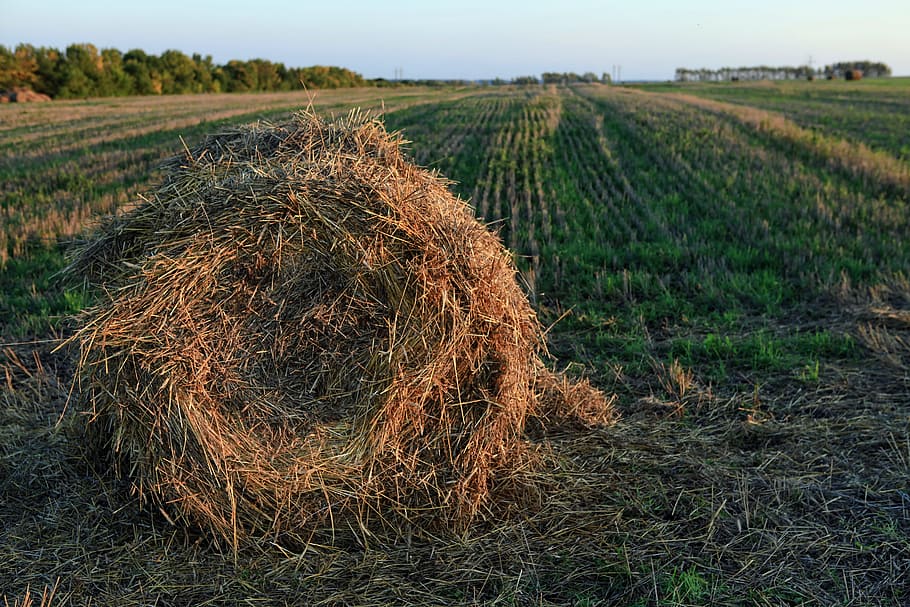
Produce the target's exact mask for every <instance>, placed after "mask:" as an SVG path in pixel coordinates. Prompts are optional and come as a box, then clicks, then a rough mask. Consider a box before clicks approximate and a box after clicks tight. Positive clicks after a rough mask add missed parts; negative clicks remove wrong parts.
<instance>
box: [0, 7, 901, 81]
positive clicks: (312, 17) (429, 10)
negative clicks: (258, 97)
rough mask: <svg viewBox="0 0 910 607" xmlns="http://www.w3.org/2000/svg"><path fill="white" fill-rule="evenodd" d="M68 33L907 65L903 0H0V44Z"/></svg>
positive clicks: (486, 67)
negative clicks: (866, 61) (871, 62)
mask: <svg viewBox="0 0 910 607" xmlns="http://www.w3.org/2000/svg"><path fill="white" fill-rule="evenodd" d="M20 42H27V43H29V44H33V45H35V46H49V47H54V48H58V49H61V50H62V49H64V48H65V47H66V46H68V45H69V44H71V43H74V42H90V43H92V44H94V45H95V46H97V47H98V48H110V47H113V48H117V49H120V50H121V51H124V52H125V51H127V50H130V49H133V48H140V49H143V50H145V51H146V52H150V53H155V54H159V53H161V52H162V51H164V50H167V49H177V50H180V51H183V52H184V53H186V54H192V53H200V54H201V55H212V57H213V59H214V60H215V62H216V63H226V62H227V61H229V60H230V59H254V58H262V59H269V60H271V61H280V62H282V63H284V64H285V65H286V66H287V67H305V66H309V65H338V66H343V67H347V68H349V69H352V70H354V71H356V72H358V73H360V74H362V75H363V76H365V77H367V78H378V77H383V78H393V77H394V76H395V75H396V71H397V70H401V73H402V74H403V76H404V77H405V78H446V79H448V78H461V79H470V80H475V79H487V78H496V77H500V78H506V79H509V78H512V77H515V76H523V75H540V74H541V73H542V72H546V71H554V72H577V73H584V72H594V73H595V74H598V75H600V74H602V73H608V74H611V73H613V72H614V66H621V76H622V79H623V80H669V79H672V78H673V76H674V72H675V70H676V68H677V67H686V68H701V67H707V68H720V67H725V66H731V67H739V66H752V65H804V64H807V63H808V62H810V61H811V62H812V65H814V66H816V67H819V66H823V65H825V64H830V63H834V62H837V61H847V60H861V59H868V60H871V61H883V62H884V63H887V64H888V65H890V66H891V68H892V70H893V72H894V74H895V75H907V76H910V0H866V1H864V2H855V1H854V2H845V1H841V0H827V1H825V0H787V1H783V0H765V1H764V2H756V1H755V0H742V1H741V0H726V1H722V0H694V1H682V0H675V1H670V0H636V1H634V2H614V1H610V0H602V1H600V2H597V1H593V0H558V1H550V2H537V1H534V0H524V1H521V0H457V1H452V2H448V1H443V0H424V1H418V0H382V1H381V0H375V1H367V0H322V1H320V2H312V3H311V2H307V1H306V0H296V1H295V0H255V1H252V2H251V1H249V0H247V1H244V2H238V1H234V0H222V1H214V0H201V1H197V2H194V1H192V0H182V1H181V0H155V1H134V0H121V1H120V2H113V1H111V0H79V1H75V0H65V1H60V0H40V1H29V2H23V1H22V0H0V44H2V45H4V46H7V47H14V46H15V45H16V44H18V43H20Z"/></svg>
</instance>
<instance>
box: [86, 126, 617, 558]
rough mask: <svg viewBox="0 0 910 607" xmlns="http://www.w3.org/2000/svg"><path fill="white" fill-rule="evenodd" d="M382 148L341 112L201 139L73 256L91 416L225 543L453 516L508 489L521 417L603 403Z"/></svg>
mask: <svg viewBox="0 0 910 607" xmlns="http://www.w3.org/2000/svg"><path fill="white" fill-rule="evenodd" d="M401 143H402V141H401V139H400V138H399V137H398V136H396V135H389V134H387V133H386V132H385V129H384V128H383V126H382V124H381V123H380V122H379V121H377V120H375V119H370V118H369V117H365V116H362V115H360V114H358V113H352V114H351V115H350V116H348V117H346V118H344V119H340V120H336V121H324V120H322V119H320V118H317V117H316V116H314V115H312V114H305V113H301V114H299V115H297V116H295V118H294V119H293V120H292V121H290V122H287V123H284V124H278V125H270V124H264V123H260V124H255V125H251V126H246V127H242V128H239V129H236V130H232V131H230V132H226V133H222V134H219V135H216V136H212V137H209V138H208V139H207V140H206V141H204V142H203V143H202V144H201V145H200V146H199V147H197V148H195V149H192V150H190V149H186V150H184V153H183V154H181V155H180V156H178V157H176V158H173V159H172V160H170V161H169V162H168V163H167V164H166V165H165V167H164V169H165V177H164V179H163V182H162V183H161V185H160V186H159V187H158V188H157V189H156V190H154V191H153V192H151V194H150V195H149V196H148V197H147V198H145V199H144V200H143V201H142V202H140V203H139V204H138V205H137V206H136V207H135V208H133V209H132V210H131V211H128V212H127V213H125V214H124V215H122V216H120V217H118V218H114V219H110V220H108V221H107V223H106V224H104V225H103V226H102V227H101V229H100V230H99V231H98V233H97V234H96V235H95V236H94V237H93V239H91V240H90V241H89V242H88V243H87V244H86V245H85V246H84V247H83V248H82V249H81V250H80V252H79V253H78V254H77V257H76V259H75V260H74V263H73V265H72V266H71V268H72V270H73V271H76V272H79V273H81V275H83V276H85V277H86V278H87V280H88V281H89V283H90V284H92V285H94V286H96V287H98V288H99V292H100V301H99V303H98V304H97V305H96V306H94V307H93V308H91V309H89V310H87V311H86V312H85V313H84V314H83V318H82V319H81V322H82V325H81V327H80V328H79V329H78V331H77V333H76V334H75V336H74V337H73V338H72V340H73V341H75V342H78V344H79V346H80V353H81V354H80V359H79V377H80V378H81V379H80V382H81V387H82V393H83V397H84V399H85V402H86V408H87V410H88V412H89V413H90V422H89V426H90V428H91V429H92V435H94V436H97V437H100V438H101V439H102V441H103V442H104V444H105V445H106V446H107V447H108V448H109V452H111V453H113V455H114V461H115V462H116V463H117V464H118V469H119V470H120V472H121V473H122V474H125V475H127V476H128V477H129V478H130V479H131V480H132V482H133V483H134V487H135V488H136V489H137V490H138V492H139V493H140V495H142V496H143V497H151V498H152V499H153V500H155V501H157V502H158V503H160V504H163V505H167V508H168V509H169V510H170V511H171V512H175V513H176V514H177V515H178V516H180V517H184V518H186V519H188V520H190V521H193V522H196V523H202V524H203V525H208V526H210V527H211V528H212V529H213V530H214V531H216V532H217V533H218V534H220V535H222V536H224V537H225V538H228V539H229V540H230V541H232V542H234V543H235V545H236V542H237V541H238V539H239V538H245V537H257V536H266V535H268V536H270V537H275V536H279V537H281V536H283V537H290V538H293V539H299V540H303V541H306V540H307V539H308V538H311V537H313V535H312V534H313V533H315V532H317V531H318V530H320V529H328V528H331V527H333V526H334V527H338V526H339V525H340V524H341V523H342V521H346V523H345V524H346V525H349V526H352V527H354V528H357V529H360V530H362V531H364V532H369V531H370V530H373V529H377V528H380V527H390V528H392V529H400V528H401V527H402V526H403V525H411V526H414V527H417V528H429V527H438V526H440V525H441V526H446V527H455V528H458V529H461V528H464V526H465V525H466V524H468V523H469V522H470V521H471V520H472V519H474V518H475V517H477V515H478V514H479V513H493V512H502V511H505V510H508V508H509V507H510V504H515V503H520V502H521V500H522V497H521V492H522V491H524V490H525V489H528V487H527V486H525V485H522V484H520V483H519V484H516V483H512V482H510V480H509V479H511V478H513V477H514V476H516V474H515V473H516V472H517V471H520V470H527V469H533V467H534V462H535V455H534V451H533V449H531V448H530V443H529V442H528V441H527V440H526V439H525V438H524V436H523V433H524V430H525V424H526V421H527V420H528V419H529V418H530V417H532V416H533V417H535V418H536V419H553V418H554V417H556V418H564V419H569V418H573V419H578V420H580V421H582V422H583V423H586V424H604V423H609V422H610V421H612V420H613V418H614V412H613V409H612V407H611V401H608V400H607V399H605V398H604V397H603V395H602V394H601V393H599V392H598V391H596V390H595V389H593V388H592V387H591V386H590V385H588V384H587V383H586V382H582V383H575V384H573V383H571V382H568V381H567V380H566V379H565V378H562V377H561V376H555V375H553V374H552V373H550V372H549V371H547V370H546V369H545V368H544V366H543V365H542V364H541V362H540V358H539V357H540V354H541V353H542V352H543V350H544V343H543V336H542V332H541V328H540V326H539V324H538V321H537V319H536V316H535V314H534V312H533V310H532V309H531V307H530V305H529V304H528V301H527V298H526V297H525V295H524V293H523V292H522V290H521V289H520V287H519V285H518V283H517V282H516V271H515V268H514V266H513V265H512V263H511V258H510V256H509V254H508V252H507V251H506V250H505V249H504V248H503V247H502V245H501V244H500V242H499V240H498V239H497V237H496V236H495V235H494V234H492V233H491V232H490V231H488V230H487V229H486V228H485V226H483V225H482V224H481V223H479V222H478V221H477V220H476V219H475V218H474V216H473V213H472V211H471V209H470V208H469V207H468V206H467V204H465V203H464V202H463V201H461V200H460V199H458V198H456V197H454V196H453V195H452V194H451V193H450V192H449V190H448V189H447V183H446V182H445V181H444V180H442V179H441V178H439V177H438V176H437V175H435V174H433V173H430V172H428V171H426V170H423V169H421V168H418V167H416V166H414V165H412V164H411V163H409V162H408V160H407V159H406V158H405V157H404V156H403V154H402V152H401V150H400V146H401ZM544 423H545V422H544ZM529 494H533V491H530V492H529Z"/></svg>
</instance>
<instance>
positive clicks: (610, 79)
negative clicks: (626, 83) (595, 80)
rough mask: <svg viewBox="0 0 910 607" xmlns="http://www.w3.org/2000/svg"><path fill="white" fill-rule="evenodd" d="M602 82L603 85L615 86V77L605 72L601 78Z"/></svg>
mask: <svg viewBox="0 0 910 607" xmlns="http://www.w3.org/2000/svg"><path fill="white" fill-rule="evenodd" d="M600 81H601V82H602V83H603V84H613V77H612V76H610V74H608V73H606V72H604V73H603V74H602V75H601V76H600Z"/></svg>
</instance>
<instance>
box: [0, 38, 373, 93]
mask: <svg viewBox="0 0 910 607" xmlns="http://www.w3.org/2000/svg"><path fill="white" fill-rule="evenodd" d="M369 84H378V83H376V82H373V83H371V82H369V81H367V80H365V79H364V78H363V77H362V76H361V75H360V74H357V73H355V72H352V71H351V70H348V69H346V68H342V67H329V66H321V65H317V66H312V67H303V68H288V67H285V66H284V64H282V63H276V62H272V61H268V60H265V59H250V60H248V61H239V60H231V61H228V62H227V63H226V64H224V65H218V64H216V63H215V62H214V61H212V57H211V55H206V56H204V57H203V56H202V55H199V54H193V55H192V56H188V55H186V54H184V53H182V52H180V51H177V50H167V51H164V52H163V53H161V54H160V55H154V54H149V53H146V52H144V51H142V50H139V49H134V50H131V51H127V52H126V53H122V52H120V51H119V50H117V49H113V48H106V49H102V50H100V51H99V50H98V49H97V48H96V47H95V46H94V45H92V44H71V45H69V46H68V47H66V50H65V51H62V52H61V51H60V50H58V49H55V48H48V47H35V46H32V45H30V44H19V45H18V46H16V48H15V49H9V48H7V47H5V46H2V45H0V90H3V89H7V90H8V89H12V88H15V87H24V88H30V89H32V90H34V91H37V92H39V93H44V94H46V95H49V96H51V97H53V98H61V99H67V98H80V97H115V96H126V95H171V94H183V93H218V92H235V91H236V92H241V91H291V90H298V89H303V88H304V87H305V88H311V89H320V88H341V87H351V86H367V85H369Z"/></svg>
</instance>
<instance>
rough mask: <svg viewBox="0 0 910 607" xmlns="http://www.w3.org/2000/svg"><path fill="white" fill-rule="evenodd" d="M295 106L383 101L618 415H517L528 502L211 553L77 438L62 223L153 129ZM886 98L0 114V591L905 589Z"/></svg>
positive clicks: (904, 478)
mask: <svg viewBox="0 0 910 607" xmlns="http://www.w3.org/2000/svg"><path fill="white" fill-rule="evenodd" d="M883 82H884V81H883ZM308 104H312V107H313V108H314V109H315V111H317V112H320V113H322V112H326V113H328V112H334V113H336V114H337V113H342V112H345V111H347V110H348V109H349V108H351V107H355V106H361V107H365V108H371V109H375V110H383V109H384V112H385V113H384V116H385V122H386V125H387V128H389V129H390V130H401V131H403V133H404V136H405V138H406V139H408V140H410V142H411V143H409V144H408V146H409V151H410V154H411V155H412V156H413V158H414V159H415V161H416V162H418V163H419V164H422V165H425V166H429V167H432V168H435V169H438V170H439V171H440V172H441V173H442V174H443V175H445V176H446V177H448V178H450V179H452V180H453V184H452V186H451V187H452V189H453V190H454V191H455V192H457V193H458V194H460V195H461V196H462V197H464V198H466V199H470V201H471V204H472V205H473V206H474V208H475V210H476V212H477V214H478V216H479V217H481V218H482V219H483V220H484V221H485V222H487V223H488V224H489V225H490V227H491V229H494V230H497V231H498V233H499V235H500V238H501V239H502V240H503V242H504V243H505V244H506V245H507V246H508V247H509V248H510V249H511V251H512V252H513V253H514V255H515V260H516V264H517V266H518V268H519V271H520V273H521V278H522V281H523V283H524V285H525V287H526V290H527V292H528V296H529V297H530V299H531V301H532V302H533V304H534V306H535V308H536V310H537V312H538V315H539V316H540V318H541V320H542V321H543V323H544V325H545V326H549V327H551V328H550V330H549V332H548V339H549V343H548V347H549V349H550V353H551V355H552V357H553V360H552V364H553V365H554V366H556V367H558V368H560V369H563V368H568V372H569V373H574V374H578V375H584V376H586V377H588V378H589V379H591V381H592V382H593V383H594V384H596V385H597V386H598V387H600V388H601V389H603V390H604V391H605V392H608V393H611V394H615V395H616V397H617V402H618V404H619V407H620V408H621V410H622V414H623V418H622V420H621V421H620V422H619V423H618V424H617V425H616V426H614V427H612V428H608V429H601V430H593V431H584V432H581V431H578V430H577V429H569V428H567V429H564V430H562V431H559V432H556V433H553V434H551V435H549V436H547V437H545V438H541V439H540V440H541V446H542V448H546V449H550V450H551V451H552V457H551V461H552V470H551V477H552V478H551V485H552V489H551V491H550V493H549V494H548V495H545V496H542V497H541V504H540V507H539V508H538V509H536V510H534V511H529V512H527V513H526V515H525V516H521V517H516V518H515V519H513V520H507V521H502V522H501V524H497V525H487V526H484V527H483V528H481V529H477V530H476V532H475V533H473V534H471V535H468V536H466V537H458V538H456V537H439V538H432V539H428V538H410V537H402V538H397V539H396V540H385V541H380V540H377V542H376V544H374V545H369V546H364V545H356V544H351V543H346V541H345V539H344V538H345V537H347V536H346V535H345V534H344V532H343V530H339V541H338V542H337V544H336V545H335V546H311V547H309V548H308V549H307V551H306V552H304V553H291V552H284V553H282V552H281V551H280V550H278V551H276V553H275V554H273V555H272V556H271V557H266V556H263V555H261V554H258V553H257V554H250V555H243V554H241V555H240V558H239V559H238V560H237V561H236V562H235V561H234V560H233V559H232V558H229V557H228V558H226V557H225V554H227V551H226V547H223V546H217V545H212V543H211V542H210V541H209V540H208V539H206V538H204V537H199V536H198V534H196V535H194V533H193V532H189V533H187V532H186V531H184V530H181V529H178V528H175V527H172V526H171V525H169V523H168V519H167V514H166V513H164V512H148V511H142V512H140V511H137V508H136V504H135V498H134V497H132V496H130V495H129V494H128V492H127V491H126V490H125V488H124V487H122V486H120V485H118V484H117V483H116V482H115V481H113V480H112V479H111V478H110V477H109V475H106V474H105V473H104V471H103V468H102V467H100V466H98V465H97V462H94V461H92V460H90V459H89V458H86V457H85V454H84V453H83V450H82V449H81V447H80V444H79V440H80V435H79V423H78V415H77V414H76V412H75V411H74V407H73V406H72V405H70V406H67V400H68V395H69V393H70V389H71V379H72V377H71V376H72V371H71V362H70V358H69V356H70V354H68V353H66V352H59V351H58V352H54V351H53V346H54V345H55V343H57V341H58V340H59V338H60V337H62V336H63V335H65V334H67V331H68V330H69V329H68V328H67V321H66V318H68V316H69V315H71V314H72V313H74V312H77V311H78V310H80V309H81V308H83V307H84V306H86V305H88V304H89V303H90V299H91V294H89V293H86V292H85V291H84V290H83V289H82V288H80V287H79V285H73V284H67V283H64V282H63V281H62V279H61V278H60V276H59V275H58V274H57V272H58V271H59V270H60V269H61V268H62V267H63V266H64V265H65V257H64V254H65V251H66V248H67V246H68V243H70V242H71V241H72V240H74V239H78V238H79V237H80V235H81V234H82V233H83V231H84V230H85V229H86V228H87V226H90V225H91V223H92V222H93V221H94V219H95V218H96V217H97V216H98V215H99V214H103V213H111V212H115V211H116V210H117V209H121V208H124V207H126V206H128V205H130V204H131V203H133V202H135V201H137V200H138V199H139V196H140V195H141V193H142V192H143V191H144V190H146V189H147V188H148V187H149V185H150V184H151V183H154V181H155V179H156V178H157V175H156V172H155V167H156V166H157V165H158V164H159V163H160V162H161V161H162V160H163V159H165V158H166V157H168V156H169V155H172V154H175V153H177V152H179V150H180V149H181V147H182V145H184V143H182V142H181V139H182V140H183V141H184V142H186V144H187V145H192V144H193V143H195V142H197V141H199V140H200V139H201V137H203V136H204V134H205V133H208V132H212V131H217V130H219V129H224V128H229V127H230V125H232V124H237V123H242V122H250V121H253V120H256V119H260V118H263V119H268V120H278V119H280V118H281V117H283V116H286V115H287V114H288V113H289V112H291V111H294V110H298V109H301V108H303V107H306V106H307V105H308ZM908 116H910V82H907V81H905V80H902V79H893V80H892V81H888V82H887V85H886V84H882V82H876V81H864V82H861V83H858V84H853V83H837V82H835V83H827V82H815V83H789V84H780V85H772V84H770V83H763V84H758V85H754V84H743V85H730V86H704V85H703V86H669V85H666V86H653V87H639V88H621V87H607V86H602V85H585V86H575V87H529V88H506V87H503V88H496V87H488V88H480V87H478V88H462V89H452V90H447V89H445V90H431V89H418V88H414V89H390V90H377V89H362V90H354V91H331V92H320V93H318V94H316V95H315V97H312V98H311V97H308V96H307V95H303V94H264V95H205V96H184V97H161V98H127V99H106V100H86V101H72V102H59V103H58V102H54V103H52V104H46V105H34V106H27V105H23V106H21V107H19V106H14V105H12V104H10V105H9V106H0V222H2V223H0V341H2V344H0V369H2V373H0V597H3V598H5V599H6V600H8V601H9V603H10V604H22V601H23V600H24V597H25V596H26V594H27V588H30V589H31V593H32V598H33V599H35V598H40V594H41V590H42V589H45V588H47V589H51V588H55V589H56V590H55V597H54V599H53V601H52V602H51V603H50V604H52V605H70V604H73V605H81V604H89V603H91V604H99V605H100V604H122V605H140V604H150V603H153V602H155V601H160V602H161V603H162V604H199V603H203V602H209V603H212V604H226V605H227V604H239V603H243V602H244V601H247V600H253V599H256V600H261V601H263V602H264V603H266V604H276V605H282V604H359V605H384V604H391V603H406V604H426V605H431V604H465V603H467V604H474V603H483V604H497V605H613V604H621V605H640V606H644V605H667V606H669V605H708V604H713V605H797V604H804V605H902V604H910V583H908V581H907V580H908V579H910V480H908V479H910V274H908V268H910V208H908V204H910V123H908V122H907V121H908ZM36 592H37V596H36Z"/></svg>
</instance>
